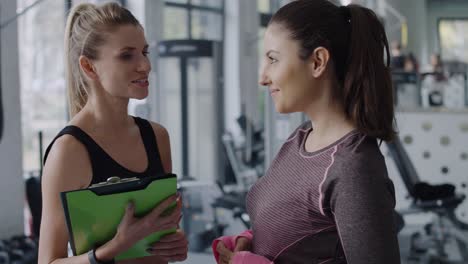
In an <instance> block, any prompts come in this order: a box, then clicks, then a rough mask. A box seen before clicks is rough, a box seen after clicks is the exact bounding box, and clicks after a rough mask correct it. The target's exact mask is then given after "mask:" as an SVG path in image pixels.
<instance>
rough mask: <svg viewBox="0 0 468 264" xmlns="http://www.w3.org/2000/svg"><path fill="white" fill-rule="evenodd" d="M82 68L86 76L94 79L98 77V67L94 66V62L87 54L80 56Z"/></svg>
mask: <svg viewBox="0 0 468 264" xmlns="http://www.w3.org/2000/svg"><path fill="white" fill-rule="evenodd" d="M79 63H80V68H81V70H83V72H84V74H85V75H86V77H88V78H89V79H92V80H96V79H98V75H97V73H96V68H95V67H94V64H93V62H92V61H91V60H90V59H88V58H87V57H85V56H83V55H82V56H80V58H79Z"/></svg>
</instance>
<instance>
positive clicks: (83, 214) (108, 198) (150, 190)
mask: <svg viewBox="0 0 468 264" xmlns="http://www.w3.org/2000/svg"><path fill="white" fill-rule="evenodd" d="M113 178H114V177H113ZM118 180H119V178H117V177H116V179H112V178H110V179H109V180H108V181H107V182H104V183H99V184H96V185H93V186H91V187H89V188H87V189H81V190H76V191H69V192H62V193H61V194H60V195H61V199H62V205H63V208H64V212H65V219H66V222H67V227H68V232H69V235H70V246H71V249H72V251H73V255H75V256H77V255H81V254H84V253H86V252H88V251H89V250H91V249H92V248H94V247H98V246H101V245H103V244H105V243H106V242H107V241H109V240H111V239H112V238H113V237H114V235H115V233H116V232H117V227H118V225H119V224H120V221H121V220H122V217H123V215H124V214H125V209H126V207H127V205H128V203H129V202H130V201H133V202H134V205H135V216H137V217H141V216H144V215H146V214H147V213H149V212H150V211H151V210H152V209H153V208H154V207H156V206H157V205H158V204H159V203H160V202H162V201H163V200H165V199H166V198H168V197H169V196H171V195H174V194H176V192H177V176H176V175H175V174H167V175H164V176H159V177H145V178H133V179H130V180H129V179H122V181H118ZM175 205H176V203H175V202H174V203H173V204H172V205H171V206H169V207H168V209H167V210H166V211H168V210H170V209H171V208H174V207H175ZM175 231H176V230H175V229H169V230H164V231H160V232H157V233H154V234H151V235H149V236H147V237H146V238H144V239H142V240H140V241H139V242H137V243H136V244H135V245H134V246H133V247H132V248H130V249H129V250H127V251H126V252H123V253H121V254H120V255H118V256H117V257H116V258H115V259H116V260H123V259H133V258H141V257H145V256H150V254H149V253H148V252H146V249H147V248H148V247H149V246H150V245H152V244H153V243H155V242H157V241H159V239H161V237H163V236H164V235H167V234H171V233H174V232H175Z"/></svg>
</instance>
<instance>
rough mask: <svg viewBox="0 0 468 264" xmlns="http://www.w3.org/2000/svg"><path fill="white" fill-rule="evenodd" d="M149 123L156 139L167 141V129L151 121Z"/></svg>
mask: <svg viewBox="0 0 468 264" xmlns="http://www.w3.org/2000/svg"><path fill="white" fill-rule="evenodd" d="M149 122H150V124H151V127H153V131H154V133H155V134H156V138H161V139H163V140H169V133H168V132H167V129H166V128H165V127H164V126H162V125H161V124H159V123H156V122H153V121H149ZM158 143H159V142H158Z"/></svg>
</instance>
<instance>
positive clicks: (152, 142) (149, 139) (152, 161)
mask: <svg viewBox="0 0 468 264" xmlns="http://www.w3.org/2000/svg"><path fill="white" fill-rule="evenodd" d="M134 118H135V123H136V124H137V125H138V127H139V128H140V133H141V137H142V138H143V144H144V145H145V149H146V153H147V154H148V163H149V166H150V172H151V173H153V174H156V175H159V174H165V173H166V172H165V171H164V167H163V165H162V161H161V155H160V153H159V148H158V143H157V140H156V133H155V132H154V130H153V127H152V126H151V124H150V122H149V121H148V120H145V119H142V118H139V117H134Z"/></svg>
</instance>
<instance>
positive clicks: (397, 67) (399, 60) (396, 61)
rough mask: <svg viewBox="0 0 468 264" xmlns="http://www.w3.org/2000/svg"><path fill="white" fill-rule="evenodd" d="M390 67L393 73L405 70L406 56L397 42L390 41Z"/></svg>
mask: <svg viewBox="0 0 468 264" xmlns="http://www.w3.org/2000/svg"><path fill="white" fill-rule="evenodd" d="M390 54H391V59H390V67H391V68H392V70H394V71H401V70H404V68H405V61H406V56H405V55H404V54H403V52H402V50H401V44H400V42H398V41H392V44H391V52H390Z"/></svg>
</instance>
